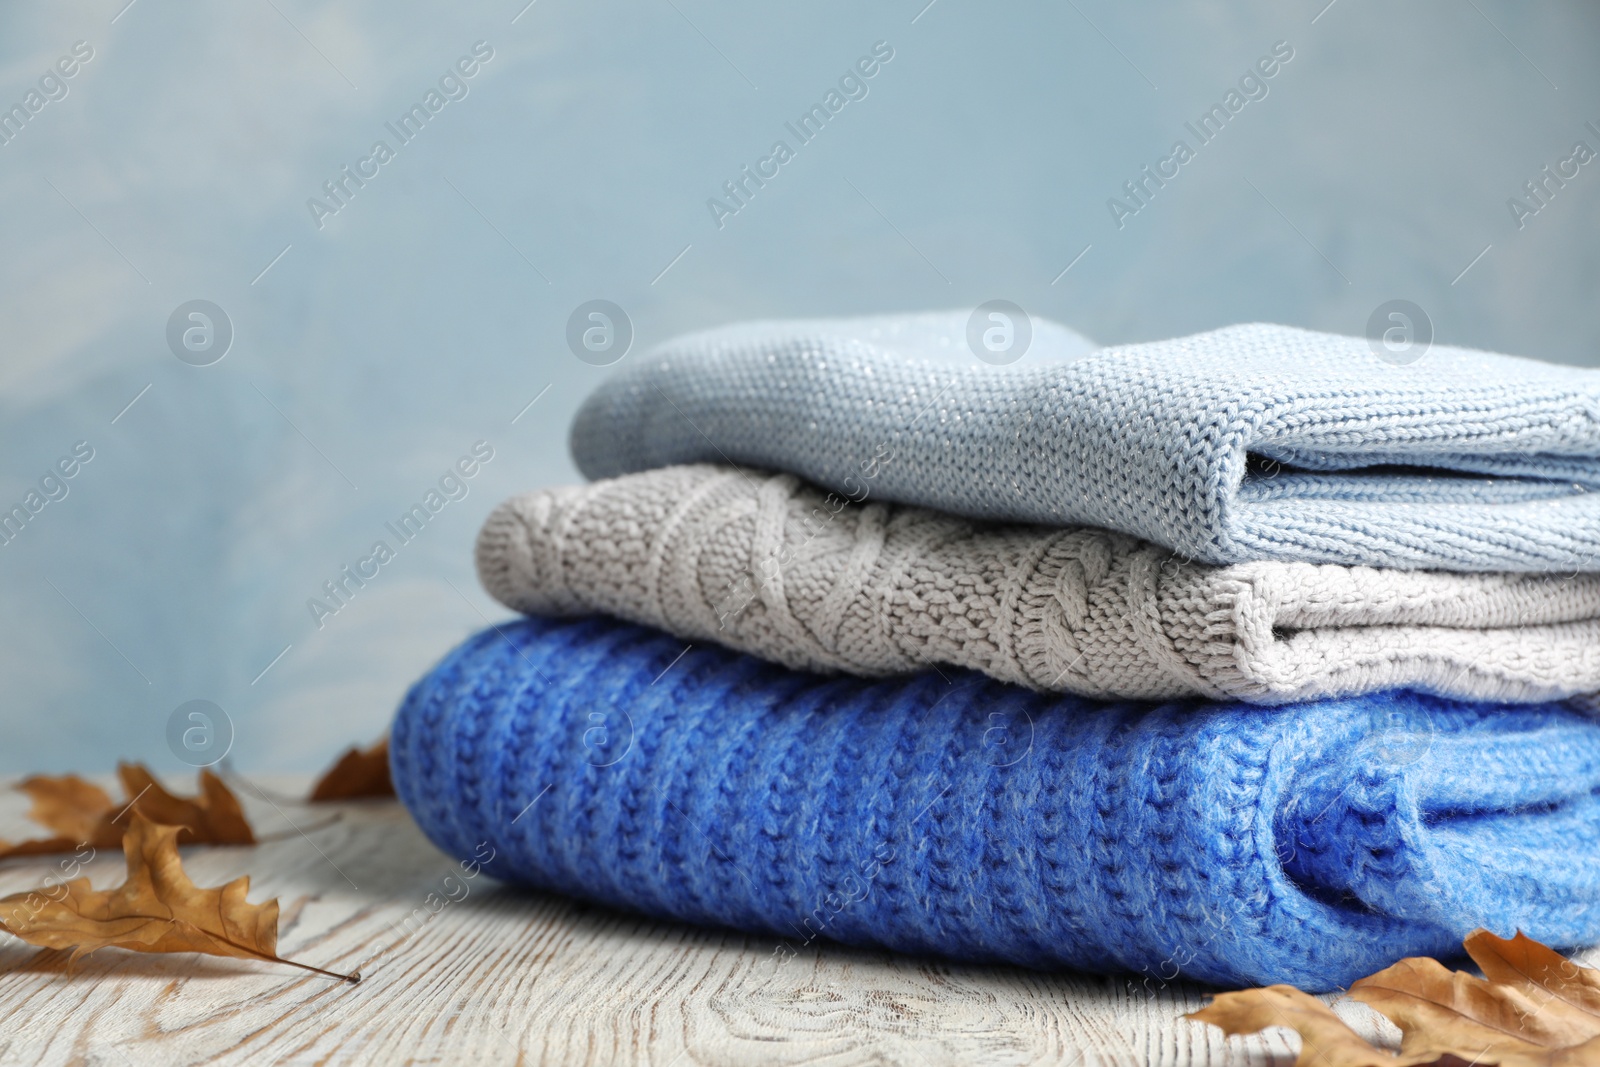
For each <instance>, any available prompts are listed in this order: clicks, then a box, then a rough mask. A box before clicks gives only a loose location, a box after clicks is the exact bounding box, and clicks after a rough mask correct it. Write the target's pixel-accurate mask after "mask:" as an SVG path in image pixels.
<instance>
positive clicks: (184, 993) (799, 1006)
mask: <svg viewBox="0 0 1600 1067" xmlns="http://www.w3.org/2000/svg"><path fill="white" fill-rule="evenodd" d="M172 784H174V785H176V784H177V783H176V782H174V783H172ZM308 784H309V783H308V780H299V779H294V780H285V779H276V780H272V781H262V782H260V783H259V785H260V788H261V789H262V790H264V791H265V792H264V793H258V794H253V793H252V791H251V788H250V787H248V786H243V785H236V788H238V790H239V792H240V794H241V797H242V799H243V800H244V801H245V806H246V810H247V812H248V813H249V815H250V818H251V819H252V821H253V823H254V825H255V827H256V829H257V832H258V833H259V834H261V835H263V836H275V837H276V838H277V839H276V840H269V841H267V842H265V843H263V844H259V845H255V846H247V847H210V848H191V849H186V850H185V853H184V863H185V866H186V867H187V869H188V870H189V871H190V873H191V875H192V876H193V877H194V879H195V881H196V882H198V883H200V884H202V885H211V884H217V883H220V882H223V881H226V880H228V879H230V878H233V877H236V876H238V875H239V874H245V873H248V874H250V875H251V876H252V879H253V880H252V888H251V894H250V899H251V900H262V899H265V898H266V897H269V896H276V897H278V899H279V900H280V902H281V904H282V907H283V916H282V923H281V928H280V937H279V952H280V953H281V954H282V955H284V956H286V957H288V958H290V959H296V960H302V961H304V962H306V963H311V964H314V965H316V966H318V967H325V968H330V969H333V970H345V971H348V970H359V971H360V972H361V974H362V981H361V983H360V984H359V985H348V984H346V983H342V982H337V981H331V980H328V979H324V978H318V977H315V976H309V975H306V974H304V973H302V972H299V971H295V970H292V969H290V968H284V967H272V966H270V965H265V964H262V965H257V964H254V963H251V962H246V961H235V960H221V959H209V958H204V957H199V956H139V955H135V954H133V953H128V952H123V951H119V950H115V949H107V950H104V951H102V952H99V953H96V954H95V955H93V956H90V957H87V958H86V959H83V960H80V961H79V962H78V964H77V965H76V966H72V967H69V966H68V965H67V961H66V955H65V954H64V953H59V952H38V951H36V950H35V949H33V948H31V947H30V946H27V945H24V944H22V943H20V942H16V941H14V940H11V939H10V938H6V937H5V936H4V935H0V1063H5V1064H11V1063H41V1064H85V1065H101V1064H104V1065H128V1064H138V1065H143V1064H162V1065H167V1067H182V1065H188V1064H201V1063H250V1064H268V1063H277V1064H347V1063H379V1064H457V1063H459V1064H474V1065H478V1064H481V1065H493V1064H506V1065H511V1064H528V1065H532V1064H561V1065H567V1064H586V1063H593V1064H641V1065H646V1064H647V1065H651V1067H691V1065H698V1064H708V1065H709V1064H715V1065H725V1064H775V1065H790V1064H826V1065H830V1067H849V1065H854V1064H893V1065H905V1067H942V1065H945V1064H959V1065H963V1067H970V1065H975V1064H1035V1063H1050V1064H1063V1065H1071V1064H1075V1063H1083V1064H1085V1065H1097V1064H1145V1063H1157V1064H1216V1065H1223V1064H1266V1063H1288V1062H1290V1061H1292V1060H1293V1058H1294V1046H1293V1045H1292V1044H1291V1041H1293V1040H1294V1039H1292V1038H1288V1037H1286V1036H1285V1034H1284V1033H1283V1032H1273V1033H1270V1034H1268V1035H1264V1036H1260V1037H1255V1038H1247V1039H1233V1040H1231V1041H1229V1040H1226V1039H1224V1038H1222V1037H1221V1036H1219V1034H1218V1032H1217V1031H1216V1030H1213V1029H1210V1028H1208V1027H1205V1026H1201V1025H1199V1024H1197V1023H1190V1022H1187V1021H1184V1020H1183V1019H1181V1018H1179V1016H1180V1015H1182V1014H1183V1013H1184V1012H1187V1011H1192V1010H1194V1009H1195V1008H1198V1007H1200V1006H1201V1005H1202V1004H1204V1003H1205V993H1204V991H1203V990H1200V989H1199V988H1197V987H1193V986H1188V985H1182V984H1173V985H1162V984H1160V983H1156V982H1153V981H1151V982H1142V981H1139V980H1128V979H1125V978H1095V977H1085V976H1079V975H1055V974H1039V973H1035V972H1030V971H1024V970H1018V969H1011V968H1003V967H964V966H957V965H953V964H950V963H946V962H941V961H932V960H925V959H916V958H912V957H907V956H900V955H896V954H894V953H889V952H877V951H866V950H858V949H850V948H845V947H842V946H838V945H830V944H825V943H819V942H814V943H813V944H812V945H811V946H808V947H802V948H800V949H799V950H798V955H795V956H793V957H792V958H787V959H786V960H785V959H783V958H782V957H781V956H780V955H779V954H777V953H775V948H776V942H775V941H773V940H772V939H769V938H762V937H755V936H747V935H743V934H737V933H732V932H727V931H718V930H702V929H697V928H693V927H689V926H683V925H679V924H675V923H662V922H653V921H649V920H646V919H641V918H638V917H636V916H631V915H625V914H621V913H618V912H614V911H610V910H607V909H603V908H597V907H590V906H587V905H585V904H583V903H581V902H575V901H570V900H565V899H562V898H558V897H553V896H548V895H544V894H538V893H530V892H526V891H520V890H513V889H510V888H508V887H506V886H503V885H500V884H498V883H495V882H493V881H491V880H490V879H489V878H488V877H487V876H484V875H479V876H478V877H476V878H473V879H470V880H468V879H462V878H461V871H460V868H459V867H457V866H456V865H455V864H454V863H452V862H451V860H450V859H449V858H447V857H446V856H444V855H443V854H442V853H440V852H439V851H438V850H436V849H435V848H433V846H432V845H430V844H429V843H428V842H427V841H426V840H425V839H424V838H423V837H422V835H421V833H420V832H419V831H418V830H417V829H416V828H415V826H414V825H413V824H412V823H411V821H410V819H409V818H408V817H407V816H406V814H405V812H404V810H403V809H402V808H400V807H399V805H397V804H394V803H391V802H381V801H376V802H375V801H359V802H349V803H342V804H319V805H314V806H307V805H303V804H300V803H298V802H296V801H294V800H291V799H289V798H290V797H291V796H300V795H303V794H304V790H305V788H306V787H307V785H308ZM14 807H15V810H11V809H9V808H8V809H6V810H4V811H0V836H5V837H22V836H30V835H32V833H33V831H32V830H31V829H29V827H28V825H27V824H26V822H25V821H24V820H22V818H21V815H20V813H21V805H15V806H14ZM53 870H55V864H54V862H53V861H52V860H50V859H48V858H45V859H34V860H28V861H25V862H13V863H8V864H6V865H4V866H0V893H11V892H16V891H19V890H23V889H28V888H31V887H34V886H37V885H40V884H43V882H44V880H45V879H46V877H47V876H49V875H50V874H51V872H52V871H53ZM122 871H123V864H122V857H121V855H120V854H117V855H100V856H97V857H96V858H95V859H94V860H93V861H92V862H91V864H90V865H89V867H88V875H89V877H90V878H91V879H93V881H94V883H95V885H96V886H104V885H107V884H114V883H115V882H118V881H120V880H121V876H122ZM452 875H454V876H455V877H456V878H457V879H458V881H456V882H453V883H447V882H446V881H445V879H446V878H448V877H450V876H452ZM463 892H464V894H465V895H463ZM430 893H433V894H436V896H435V898H434V899H435V902H438V901H439V900H442V899H444V894H450V895H454V896H457V897H460V899H459V900H457V901H454V902H450V903H446V904H443V905H442V906H441V907H440V908H439V910H438V911H437V913H433V912H432V911H431V910H430V907H429V904H428V903H427V901H428V898H429V894H430ZM1339 1010H1340V1012H1341V1014H1344V1015H1345V1017H1346V1018H1347V1019H1350V1020H1351V1021H1352V1022H1355V1023H1357V1024H1358V1025H1359V1027H1360V1028H1361V1029H1362V1030H1363V1031H1364V1032H1366V1033H1369V1034H1373V1033H1377V1032H1378V1030H1377V1028H1378V1027H1380V1026H1381V1027H1387V1024H1386V1023H1384V1022H1383V1021H1382V1020H1380V1019H1378V1018H1377V1017H1376V1016H1375V1015H1373V1014H1372V1013H1371V1012H1370V1011H1368V1010H1367V1009H1365V1008H1363V1007H1361V1006H1360V1005H1355V1004H1343V1005H1341V1006H1340V1009H1339Z"/></svg>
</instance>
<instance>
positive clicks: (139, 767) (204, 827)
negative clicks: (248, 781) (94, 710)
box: [108, 763, 256, 845]
mask: <svg viewBox="0 0 1600 1067" xmlns="http://www.w3.org/2000/svg"><path fill="white" fill-rule="evenodd" d="M117 777H118V778H120V779H122V789H123V792H124V793H126V794H127V795H128V796H129V797H131V798H132V799H131V800H130V801H129V804H130V805H131V806H132V808H133V809H134V810H135V811H137V812H139V813H140V814H142V815H144V816H145V817H146V818H148V819H150V820H152V821H153V822H159V823H165V824H166V825H168V826H182V827H184V828H185V829H186V830H188V831H189V833H190V834H191V835H192V837H193V841H192V842H186V843H191V844H199V845H253V844H255V840H256V835H255V834H254V833H253V832H252V831H251V829H250V823H249V822H248V821H246V819H245V817H244V809H243V808H241V807H240V806H239V798H238V797H236V796H234V795H233V790H231V789H229V788H228V786H227V783H226V782H224V781H223V780H222V779H221V778H218V777H217V776H216V775H214V774H212V773H211V771H210V770H208V769H207V768H205V767H202V768H200V795H199V796H194V797H180V796H174V795H173V794H171V793H169V792H167V791H166V789H164V788H162V785H161V783H160V782H158V781H157V780H156V777H155V775H153V774H151V773H150V771H149V770H148V769H146V768H145V766H144V765H143V764H140V763H119V764H117ZM108 821H109V820H108ZM109 844H112V845H114V844H116V841H110V842H109Z"/></svg>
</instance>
